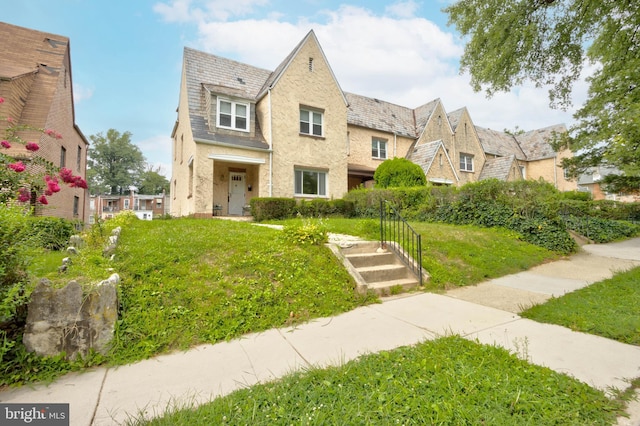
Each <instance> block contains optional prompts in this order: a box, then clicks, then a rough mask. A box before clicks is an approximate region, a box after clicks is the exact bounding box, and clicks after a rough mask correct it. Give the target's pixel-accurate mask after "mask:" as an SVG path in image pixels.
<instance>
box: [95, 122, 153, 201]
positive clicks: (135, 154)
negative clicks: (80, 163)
mask: <svg viewBox="0 0 640 426" xmlns="http://www.w3.org/2000/svg"><path fill="white" fill-rule="evenodd" d="M89 138H90V139H91V142H92V143H91V145H90V146H89V151H88V153H87V154H88V160H87V165H88V169H87V180H88V181H89V188H90V191H91V193H92V194H104V193H105V192H107V193H109V194H112V195H116V194H118V195H121V194H124V193H126V191H127V190H128V189H129V187H130V186H133V185H135V184H136V183H137V182H138V181H139V180H140V176H141V175H142V173H143V172H144V167H145V158H144V155H142V152H141V151H140V148H138V147H137V146H136V145H134V144H133V143H132V142H131V133H129V132H124V133H120V132H118V131H117V130H114V129H109V130H108V131H107V134H106V136H105V135H103V134H102V133H98V134H96V135H91V136H89Z"/></svg>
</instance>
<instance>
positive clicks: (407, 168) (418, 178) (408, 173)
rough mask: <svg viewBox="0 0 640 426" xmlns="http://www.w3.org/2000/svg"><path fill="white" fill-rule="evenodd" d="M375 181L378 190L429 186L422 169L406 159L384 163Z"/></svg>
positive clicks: (378, 170)
mask: <svg viewBox="0 0 640 426" xmlns="http://www.w3.org/2000/svg"><path fill="white" fill-rule="evenodd" d="M373 179H374V180H375V182H376V186H377V187H378V188H392V187H412V186H423V185H426V184H427V179H426V177H425V176H424V171H422V168H421V167H420V166H418V165H417V164H415V163H412V162H411V161H409V160H407V159H406V158H394V159H392V160H385V161H383V162H382V163H381V164H380V165H379V166H378V168H377V169H376V171H375V173H374V175H373Z"/></svg>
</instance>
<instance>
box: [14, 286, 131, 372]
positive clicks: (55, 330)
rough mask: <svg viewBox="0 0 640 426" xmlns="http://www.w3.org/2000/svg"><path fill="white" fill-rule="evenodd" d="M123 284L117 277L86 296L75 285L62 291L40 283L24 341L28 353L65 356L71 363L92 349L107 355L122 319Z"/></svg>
mask: <svg viewBox="0 0 640 426" xmlns="http://www.w3.org/2000/svg"><path fill="white" fill-rule="evenodd" d="M119 281H120V279H119V277H118V275H117V274H113V275H112V276H111V277H109V279H108V280H105V281H102V282H101V283H100V284H98V285H97V286H95V287H94V288H93V289H92V290H91V291H90V292H89V293H88V294H86V295H84V294H83V291H82V287H80V285H79V284H78V283H77V282H75V281H70V282H69V284H67V286H65V287H64V288H62V289H53V288H52V287H51V284H50V282H49V281H48V280H42V281H40V283H39V284H38V286H37V287H36V289H35V290H34V291H33V293H32V294H31V302H30V303H29V312H28V314H27V325H26V328H25V333H24V337H23V341H24V344H25V347H26V348H27V350H28V351H31V352H36V353H37V354H38V355H41V356H54V355H58V354H59V353H61V352H64V353H65V354H66V357H67V359H75V358H76V357H77V356H78V355H81V356H86V355H87V354H88V353H89V350H90V349H93V350H95V351H96V352H99V353H102V354H106V352H107V351H108V350H109V344H110V343H111V340H112V339H113V331H114V328H115V323H116V321H117V319H118V298H117V291H116V286H117V285H118V283H119Z"/></svg>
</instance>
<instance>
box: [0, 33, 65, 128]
mask: <svg viewBox="0 0 640 426" xmlns="http://www.w3.org/2000/svg"><path fill="white" fill-rule="evenodd" d="M0 40H2V44H1V49H0V79H1V80H4V85H3V86H4V89H5V90H7V91H10V92H12V93H15V88H12V87H11V85H12V81H17V80H18V79H19V78H20V77H22V76H25V75H28V74H35V75H36V78H35V79H34V80H33V81H31V82H30V86H29V87H22V88H21V89H20V90H21V95H20V97H21V98H22V99H11V100H12V101H13V102H11V103H12V104H13V105H14V107H15V105H16V104H20V105H21V106H20V111H13V112H12V113H13V114H14V115H15V116H14V117H13V118H17V119H19V120H20V121H21V122H22V123H29V125H31V126H34V127H44V126H45V124H46V121H47V118H48V115H49V112H50V110H51V102H52V100H53V96H54V94H55V92H56V90H57V83H58V77H59V74H60V73H61V72H64V71H65V70H66V72H69V74H70V73H71V69H70V68H71V63H70V61H69V38H67V37H64V36H61V35H57V34H52V33H46V32H42V31H37V30H32V29H29V28H23V27H18V26H15V25H11V24H7V23H4V22H0ZM69 78H71V77H70V76H69ZM21 84H23V83H21ZM0 95H1V96H3V97H5V96H6V97H7V98H11V96H10V95H9V96H7V94H5V93H2V94H0ZM26 95H28V96H29V102H28V103H27V102H26Z"/></svg>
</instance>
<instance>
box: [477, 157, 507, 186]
mask: <svg viewBox="0 0 640 426" xmlns="http://www.w3.org/2000/svg"><path fill="white" fill-rule="evenodd" d="M515 161H516V157H515V156H514V155H509V156H507V157H496V158H487V161H485V163H484V167H483V168H482V172H481V173H480V177H479V180H483V179H492V178H493V179H498V180H501V181H506V180H507V178H508V177H509V172H510V171H511V167H512V166H513V163H514V162H515Z"/></svg>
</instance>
